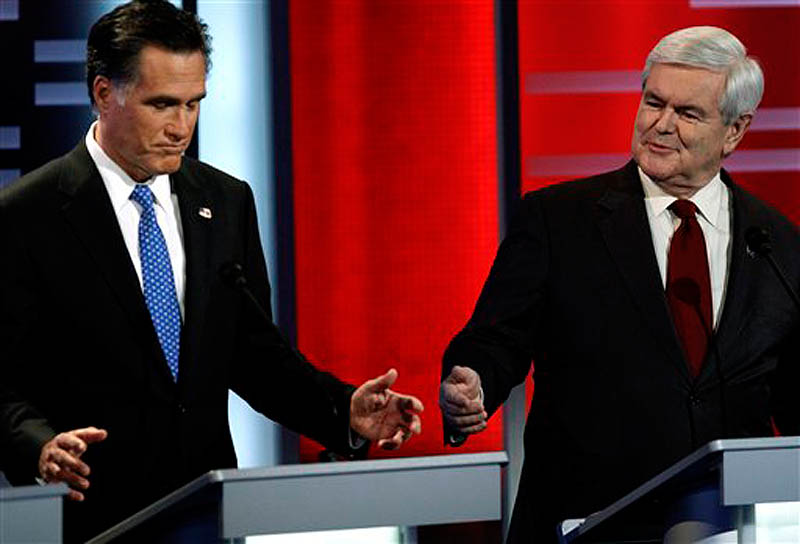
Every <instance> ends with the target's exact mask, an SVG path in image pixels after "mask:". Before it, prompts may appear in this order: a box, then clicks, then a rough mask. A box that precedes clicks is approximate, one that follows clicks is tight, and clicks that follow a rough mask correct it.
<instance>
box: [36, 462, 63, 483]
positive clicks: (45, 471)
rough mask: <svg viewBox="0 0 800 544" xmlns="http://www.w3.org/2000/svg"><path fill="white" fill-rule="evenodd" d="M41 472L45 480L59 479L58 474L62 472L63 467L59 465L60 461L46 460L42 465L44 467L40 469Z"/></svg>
mask: <svg viewBox="0 0 800 544" xmlns="http://www.w3.org/2000/svg"><path fill="white" fill-rule="evenodd" d="M39 472H40V473H41V475H42V478H44V481H45V482H50V481H53V480H56V481H57V479H58V475H59V474H60V473H61V467H60V466H58V463H53V462H52V461H51V462H46V463H44V464H43V465H42V468H40V469H39Z"/></svg>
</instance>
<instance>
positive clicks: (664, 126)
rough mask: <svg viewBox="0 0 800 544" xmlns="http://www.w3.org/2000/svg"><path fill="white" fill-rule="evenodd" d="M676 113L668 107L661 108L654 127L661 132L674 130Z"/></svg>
mask: <svg viewBox="0 0 800 544" xmlns="http://www.w3.org/2000/svg"><path fill="white" fill-rule="evenodd" d="M676 115H677V114H676V113H675V111H674V110H672V109H669V108H664V109H663V110H661V113H660V114H659V116H658V119H656V124H655V129H656V130H657V131H658V132H663V133H670V132H673V131H674V130H675V117H676Z"/></svg>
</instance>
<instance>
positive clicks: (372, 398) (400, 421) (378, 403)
mask: <svg viewBox="0 0 800 544" xmlns="http://www.w3.org/2000/svg"><path fill="white" fill-rule="evenodd" d="M396 379H397V371H396V370H395V369H393V368H392V369H391V370H389V372H387V373H386V374H384V375H383V376H378V377H377V378H375V379H374V380H368V381H366V382H364V383H363V384H361V387H359V388H358V389H356V390H355V392H354V393H353V397H352V398H351V399H350V427H351V428H352V429H353V430H354V431H355V432H357V433H358V434H360V435H361V436H363V437H364V438H366V439H367V440H371V441H377V443H378V447H381V448H383V449H386V450H395V449H397V448H399V447H400V446H402V445H403V442H406V441H407V440H409V439H410V438H411V436H412V435H414V434H420V433H421V432H422V422H421V420H420V417H419V414H420V412H422V410H423V409H424V408H423V406H422V402H420V400H419V399H418V398H416V397H412V396H411V395H401V394H400V393H395V392H394V391H392V390H391V389H389V387H390V386H391V385H392V384H393V383H394V382H395V380H396Z"/></svg>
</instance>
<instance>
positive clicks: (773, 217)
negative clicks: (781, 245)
mask: <svg viewBox="0 0 800 544" xmlns="http://www.w3.org/2000/svg"><path fill="white" fill-rule="evenodd" d="M732 191H733V198H734V200H733V205H734V206H738V207H740V208H741V211H742V213H743V214H744V215H745V216H746V217H745V221H746V222H747V223H750V224H752V225H755V226H758V227H766V228H768V229H769V230H770V231H771V232H772V234H773V235H774V236H778V237H781V238H786V239H787V240H793V241H794V243H795V244H797V245H800V229H798V226H797V225H796V224H795V223H793V222H792V221H791V220H790V219H789V218H787V217H786V216H785V215H784V214H783V213H781V212H780V211H778V209H777V208H775V207H774V206H772V205H771V204H769V203H767V202H765V201H763V200H761V199H760V198H759V197H757V196H755V195H754V194H752V193H750V192H749V191H747V190H745V189H743V188H741V187H740V186H738V185H733V186H732Z"/></svg>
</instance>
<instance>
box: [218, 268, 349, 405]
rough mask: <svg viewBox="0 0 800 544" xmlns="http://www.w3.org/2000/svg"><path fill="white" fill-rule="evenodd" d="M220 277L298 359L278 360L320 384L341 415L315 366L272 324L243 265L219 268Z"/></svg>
mask: <svg viewBox="0 0 800 544" xmlns="http://www.w3.org/2000/svg"><path fill="white" fill-rule="evenodd" d="M219 276H220V278H221V279H222V281H223V283H225V284H226V285H228V286H229V287H231V288H232V289H234V290H236V291H239V292H241V293H242V294H244V295H245V298H247V299H248V300H249V301H250V306H251V307H252V308H254V309H255V310H256V312H257V313H258V314H259V315H260V316H261V318H262V319H263V320H264V325H265V326H266V328H267V329H266V330H267V332H268V333H270V334H273V335H275V337H276V339H277V341H279V342H280V343H282V344H283V345H284V346H285V347H286V349H287V351H290V352H292V353H293V354H294V356H295V357H296V360H294V359H293V360H292V362H287V361H286V360H285V359H284V358H283V357H279V358H278V360H279V361H280V362H281V363H282V364H283V365H284V367H285V368H287V370H289V371H290V372H301V373H302V374H304V375H305V376H306V377H307V378H308V379H309V383H316V384H318V385H319V387H320V389H321V393H322V394H323V396H324V398H325V401H326V402H327V403H328V406H329V409H330V410H331V412H332V413H333V414H334V415H337V414H338V413H339V409H338V407H337V404H336V402H335V401H334V399H333V397H332V396H331V394H330V392H329V391H328V390H327V389H326V388H325V386H324V385H323V384H321V383H319V380H318V379H317V378H316V376H315V368H314V366H313V365H312V364H311V363H310V362H309V361H308V360H307V359H306V358H305V357H304V356H303V354H302V353H300V351H298V350H297V349H294V348H293V347H292V345H291V344H290V343H289V341H288V340H287V339H286V338H285V337H284V336H283V334H282V333H281V332H280V330H279V329H278V327H277V326H276V325H275V324H274V323H273V322H272V318H271V317H270V314H268V313H267V311H266V310H265V309H264V307H263V306H262V305H261V303H260V302H258V299H257V298H256V296H255V295H254V294H253V292H252V291H251V290H250V287H248V285H247V278H246V277H245V275H244V269H243V268H242V265H241V264H239V263H237V262H235V261H231V262H226V263H223V264H222V266H220V267H219Z"/></svg>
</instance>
